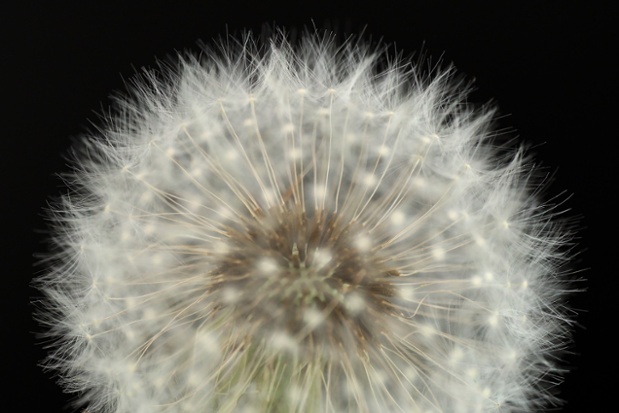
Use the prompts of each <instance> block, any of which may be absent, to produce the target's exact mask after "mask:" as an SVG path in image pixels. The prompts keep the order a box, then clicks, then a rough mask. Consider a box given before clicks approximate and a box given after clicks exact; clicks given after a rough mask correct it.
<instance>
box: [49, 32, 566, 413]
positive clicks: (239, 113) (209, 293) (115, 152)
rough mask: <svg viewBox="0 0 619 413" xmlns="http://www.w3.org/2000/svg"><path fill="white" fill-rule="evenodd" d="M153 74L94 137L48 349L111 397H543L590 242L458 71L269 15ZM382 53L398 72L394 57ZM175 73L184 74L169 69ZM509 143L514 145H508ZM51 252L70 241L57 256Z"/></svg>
mask: <svg viewBox="0 0 619 413" xmlns="http://www.w3.org/2000/svg"><path fill="white" fill-rule="evenodd" d="M230 44H231V42H227V43H226V45H227V46H226V47H228V48H224V50H223V52H213V51H210V50H207V51H205V52H204V53H202V54H201V57H200V59H198V58H196V57H191V56H190V57H180V58H179V63H178V66H177V67H176V68H175V69H170V68H167V69H164V70H163V73H164V76H160V77H156V76H146V77H144V78H142V79H141V80H138V81H137V82H136V84H137V85H138V86H137V87H136V88H135V89H134V90H133V93H132V94H131V97H127V98H124V99H121V100H120V101H119V102H118V104H117V106H116V114H115V115H113V116H111V117H110V118H108V119H105V120H104V123H105V125H104V126H103V127H101V128H100V129H99V130H98V131H97V132H96V134H95V135H93V136H89V137H88V138H87V139H84V140H83V142H82V143H81V144H80V146H79V147H78V148H77V150H76V153H77V155H76V157H75V160H74V162H75V165H76V168H75V172H74V173H73V174H72V175H71V176H70V177H69V179H68V180H67V185H68V186H69V190H70V193H69V194H68V195H67V196H66V197H65V198H64V199H63V200H62V202H60V203H58V204H57V205H56V206H55V208H54V210H53V212H52V220H53V225H54V228H53V229H54V231H55V234H56V236H55V238H54V242H55V246H56V248H55V250H54V251H55V252H54V255H53V256H52V257H51V258H52V260H51V262H52V264H51V265H50V267H49V271H48V272H47V274H46V275H44V276H42V277H41V278H40V279H39V280H38V285H39V287H40V289H41V290H42V291H43V292H44V293H45V294H46V298H45V300H44V307H43V308H41V311H40V312H39V314H38V318H39V320H40V321H41V322H43V323H44V324H45V325H46V326H47V327H48V336H49V337H50V338H51V339H53V340H54V344H53V349H52V352H51V354H50V357H49V359H48V360H47V362H46V363H47V366H48V367H49V368H51V369H54V370H56V371H57V372H58V373H59V374H60V375H61V377H62V379H63V384H64V386H65V388H66V389H67V390H68V391H70V392H73V393H75V394H76V395H77V396H78V397H77V401H76V403H77V404H79V405H81V406H85V407H86V409H87V410H88V411H89V412H93V413H95V412H101V413H103V412H105V413H112V412H114V413H154V412H160V413H181V412H183V413H196V412H219V413H232V412H281V413H291V412H298V413H325V412H333V413H341V412H351V413H353V412H354V413H359V412H362V413H363V412H366V413H376V412H407V413H411V412H418V413H428V412H444V413H459V412H462V413H475V412H480V413H481V412H525V411H534V410H535V411H537V410H538V409H540V408H543V407H545V406H547V405H548V404H549V403H551V402H553V401H554V399H553V397H552V395H551V393H550V391H549V386H547V385H546V384H547V383H546V382H545V381H552V379H550V380H549V378H552V377H556V376H558V375H559V373H560V369H559V367H558V366H556V365H555V359H556V357H555V355H556V354H555V350H557V349H559V348H561V347H562V346H563V345H564V344H565V340H566V338H567V329H566V327H567V325H568V319H567V317H566V316H565V313H566V311H565V309H564V308H563V307H562V306H561V304H560V298H561V295H562V290H561V289H562V287H561V285H562V284H561V283H562V281H561V274H560V273H559V271H558V266H559V264H560V263H561V262H562V260H564V257H563V256H562V255H561V254H560V252H559V251H560V248H561V247H562V246H563V245H564V244H565V242H566V241H567V240H568V238H569V237H568V235H567V234H566V231H564V230H562V229H561V226H560V225H557V224H555V223H554V222H555V221H554V218H553V217H552V215H551V214H550V213H548V212H544V211H545V207H544V204H543V203H541V201H539V200H538V199H537V198H536V197H535V196H533V193H535V192H536V191H535V190H532V188H531V187H530V186H531V182H533V180H532V173H531V172H528V170H529V166H528V163H527V162H528V161H527V158H526V157H525V156H524V155H523V151H522V150H518V149H517V150H514V151H511V152H510V151H507V150H505V151H501V155H499V153H498V152H497V151H496V149H495V147H493V145H491V142H490V139H491V137H492V136H493V132H492V130H491V128H490V123H491V119H492V112H491V111H485V112H484V111H475V110H473V109H471V108H470V107H469V106H467V105H466V104H464V96H465V91H464V90H462V89H461V86H459V85H458V84H457V82H454V81H453V80H451V79H452V73H451V72H452V71H451V70H447V71H444V72H438V71H437V72H435V73H431V74H422V73H420V72H419V71H418V69H417V68H416V67H415V66H414V65H406V64H405V62H403V61H398V60H394V59H393V58H391V59H386V61H388V62H390V63H389V64H388V65H387V66H388V67H387V68H386V70H384V71H382V72H380V71H378V70H377V67H378V65H377V64H378V62H382V61H383V60H382V59H384V58H385V54H388V51H386V50H378V49H372V48H371V47H368V46H364V45H363V44H362V43H361V42H355V41H352V40H349V41H347V42H344V44H341V45H340V46H336V44H337V41H336V39H335V38H333V37H331V36H328V35H320V34H306V35H305V37H304V39H303V40H302V41H300V42H299V43H298V44H296V45H291V44H290V43H289V42H287V40H286V36H285V35H284V34H280V35H276V36H274V37H273V38H272V39H271V40H270V42H267V43H265V44H256V43H255V42H254V40H252V38H251V36H247V37H246V38H244V39H242V40H241V41H239V42H238V46H233V47H232V48H230ZM377 72H378V74H377ZM161 78H162V79H163V80H161ZM505 153H507V155H505ZM48 262H50V261H48Z"/></svg>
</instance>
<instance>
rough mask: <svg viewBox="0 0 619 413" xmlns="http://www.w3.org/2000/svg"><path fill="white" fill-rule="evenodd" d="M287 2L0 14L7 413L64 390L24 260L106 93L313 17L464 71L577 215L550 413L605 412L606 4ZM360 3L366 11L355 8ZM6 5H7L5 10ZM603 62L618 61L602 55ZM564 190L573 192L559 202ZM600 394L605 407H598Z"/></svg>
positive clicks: (29, 6) (611, 89)
mask: <svg viewBox="0 0 619 413" xmlns="http://www.w3.org/2000/svg"><path fill="white" fill-rule="evenodd" d="M285 4H286V5H285V6H276V5H270V4H268V3H265V2H262V1H252V2H238V1H236V2H233V1H222V0H220V1H217V2H215V1H211V0H210V1H184V2H183V1H169V2H144V3H138V2H129V1H126V2H119V3H114V2H111V1H99V2H75V3H69V2H55V1H54V2H24V3H22V5H20V6H17V7H19V8H18V9H17V8H15V9H12V10H11V9H10V7H11V6H7V7H9V8H8V9H7V8H5V9H4V10H3V17H2V20H3V22H2V26H1V30H3V35H2V42H3V45H2V51H1V53H2V66H1V67H2V76H1V82H2V89H1V92H0V93H2V95H1V96H3V97H4V99H2V103H3V104H2V106H3V107H4V109H1V113H2V119H3V121H2V124H1V125H2V126H1V129H0V131H1V136H0V139H2V145H1V146H0V148H1V149H2V157H3V161H2V163H1V165H0V166H1V168H2V175H1V176H2V191H1V193H2V202H1V207H2V209H3V214H2V215H1V216H2V217H4V219H5V224H6V225H5V228H7V229H8V232H5V234H4V236H3V237H2V243H3V246H2V248H1V249H0V251H2V255H3V258H2V260H3V262H5V263H8V264H9V266H8V267H4V268H5V271H3V272H2V275H1V276H2V277H3V280H2V281H3V282H2V284H1V285H2V286H3V288H2V292H3V293H4V295H3V296H4V297H5V299H3V300H2V306H3V308H2V313H0V314H2V315H3V318H2V320H1V323H2V324H1V327H2V328H1V329H0V331H2V340H1V342H2V350H3V351H2V353H0V354H2V357H0V363H2V364H1V365H0V369H1V370H0V371H2V372H3V373H4V374H3V376H4V380H8V384H9V386H8V387H7V386H6V385H4V386H1V387H0V388H2V391H3V392H5V391H6V396H4V397H3V400H4V403H8V404H13V406H14V407H13V408H12V411H23V412H51V413H54V412H61V411H69V410H63V406H64V405H65V404H66V402H67V400H68V399H69V398H68V396H66V395H64V394H63V393H62V391H61V390H60V388H59V387H57V386H56V385H55V384H54V382H53V379H52V378H51V376H50V375H48V374H44V373H42V372H41V370H40V368H39V367H38V366H37V362H38V360H40V359H41V358H42V357H43V356H44V351H43V350H42V349H41V348H40V346H37V345H35V342H36V340H35V337H34V335H33V334H32V333H33V332H35V331H36V330H37V326H36V324H34V323H33V322H32V321H31V314H30V313H31V306H30V305H29V301H30V300H31V297H32V296H33V295H35V294H36V292H35V291H34V290H32V289H31V288H30V287H29V282H30V280H31V278H32V275H33V273H34V270H33V266H32V263H33V258H32V254H33V252H35V251H42V250H44V249H45V248H46V247H45V245H44V244H43V243H42V242H41V240H42V239H44V236H42V235H41V233H40V232H41V230H43V229H44V228H45V224H44V220H43V218H42V216H41V210H42V208H43V207H44V206H45V205H46V202H47V199H48V197H49V196H50V195H58V194H60V193H61V192H62V187H61V184H60V181H59V180H58V179H57V178H56V177H55V176H54V174H55V173H56V172H62V171H67V166H66V162H65V160H64V158H63V155H64V154H66V153H67V151H68V148H69V146H70V144H71V142H72V139H75V138H77V137H79V135H80V134H81V133H83V132H84V131H85V130H86V129H87V128H89V127H90V123H89V122H90V121H91V120H92V121H97V115H96V113H100V112H102V111H103V110H104V109H105V108H106V107H107V106H108V105H109V103H110V102H111V101H110V99H109V96H110V94H111V93H112V92H114V91H119V90H123V89H125V86H124V82H125V81H126V80H127V79H130V78H131V77H132V75H133V74H134V73H135V72H136V71H139V70H141V68H142V67H154V66H156V59H155V58H156V57H157V58H160V59H166V58H167V57H168V56H174V55H175V54H176V52H177V51H187V50H194V51H199V50H200V48H199V46H198V43H197V42H198V40H201V41H203V42H205V43H207V44H208V43H211V42H212V39H214V38H217V37H218V36H220V35H224V34H225V33H226V32H229V33H233V34H234V33H237V34H238V33H240V32H241V31H242V30H244V29H250V30H253V31H255V32H257V33H260V32H261V31H262V28H263V25H264V24H271V25H273V24H275V25H277V26H278V27H283V28H286V29H289V30H290V29H293V28H297V29H303V28H304V27H310V28H311V27H312V26H316V27H318V28H332V29H335V30H336V31H339V32H340V34H341V35H340V38H343V37H344V36H343V34H344V33H348V32H353V33H354V32H359V31H361V30H363V29H364V28H365V37H366V38H370V37H371V39H372V40H378V39H382V41H383V42H384V43H395V44H396V46H397V49H398V50H400V51H402V52H403V53H404V54H405V55H408V54H412V53H414V52H418V51H419V50H423V51H424V53H425V54H426V55H427V56H430V57H432V59H433V60H434V61H436V60H438V59H439V58H442V60H443V61H444V62H447V63H449V62H453V63H454V64H455V65H456V67H457V69H458V70H459V73H460V74H463V75H465V76H466V77H467V78H468V79H469V80H472V79H474V80H475V86H476V90H475V91H474V92H473V94H472V95H471V98H470V100H471V101H472V102H474V103H477V104H479V105H482V104H484V103H486V102H488V101H493V102H495V103H496V104H497V105H498V107H499V110H500V114H501V115H502V116H503V117H502V118H501V119H500V121H499V125H498V126H499V127H513V128H514V129H515V130H516V131H517V133H518V135H519V136H520V139H522V141H524V142H526V143H528V144H530V145H532V146H534V149H533V152H534V153H535V154H536V159H537V160H538V161H540V162H541V163H542V164H543V165H544V166H546V167H547V168H548V171H551V172H554V175H553V180H552V182H551V184H550V186H549V188H548V191H547V194H548V196H549V197H550V196H553V195H559V194H562V195H560V199H566V198H568V197H569V199H567V201H566V202H565V203H564V206H565V207H566V208H570V209H571V211H570V212H568V214H569V215H570V216H574V217H579V219H580V221H579V228H580V231H579V234H578V235H579V237H581V240H580V247H579V248H578V250H579V251H581V253H580V254H579V256H578V257H577V259H576V261H575V268H578V269H583V270H584V272H583V273H582V276H584V277H586V278H587V281H586V282H584V283H579V284H578V287H579V288H583V287H584V288H587V291H586V292H584V293H580V294H577V295H575V296H573V297H572V298H571V299H570V303H571V305H572V306H573V307H575V308H577V309H580V310H582V311H580V314H579V316H578V318H577V321H578V323H579V324H580V326H578V327H577V328H576V329H575V334H574V339H575V344H574V346H573V347H572V351H573V353H574V354H573V355H569V356H567V359H566V360H567V364H568V365H569V367H570V368H571V370H572V371H571V372H570V373H569V374H567V375H566V377H565V383H564V384H563V385H562V386H561V388H560V389H561V394H560V395H561V397H562V398H563V399H565V400H566V401H567V404H566V406H565V407H564V408H563V411H567V412H585V411H586V412H589V411H591V412H599V411H611V410H612V407H611V406H616V402H613V401H614V400H616V394H615V393H616V392H617V390H616V388H617V384H619V383H617V380H616V379H615V378H614V376H615V374H614V373H615V370H614V369H616V368H617V367H618V366H617V355H618V354H619V352H617V351H616V349H617V348H619V346H618V345H617V340H616V339H613V338H612V337H611V333H613V332H615V331H616V324H617V314H618V311H617V307H614V306H615V305H617V302H618V301H619V300H618V299H617V298H616V297H617V289H616V285H617V283H616V281H615V278H616V277H617V270H616V268H617V265H616V264H615V263H616V262H617V256H618V253H617V251H616V249H617V248H616V247H617V245H618V243H617V238H618V236H617V235H618V234H617V232H616V231H617V228H616V222H617V217H618V216H619V214H618V213H617V211H618V210H619V209H618V208H617V207H616V205H617V201H616V200H615V199H614V197H615V196H616V192H617V183H616V182H617V181H616V172H615V171H616V165H617V162H618V161H617V155H616V153H617V150H616V149H615V148H614V145H615V142H616V141H617V138H618V128H617V124H616V123H614V122H615V121H616V118H617V114H616V106H615V104H614V103H615V101H616V98H615V96H616V86H617V82H616V76H617V73H615V71H616V69H617V67H615V66H614V65H611V62H612V61H614V60H616V59H617V57H618V56H617V54H618V53H617V49H618V42H617V36H616V34H617V33H616V31H615V30H614V29H613V27H612V26H613V25H616V24H617V14H615V13H614V11H613V10H611V1H607V2H599V1H598V2H594V1H588V2H578V1H569V0H568V1H559V0H557V1H533V2H522V1H519V2H513V3H509V2H503V1H494V2H487V3H479V2H468V1H458V2H457V1H453V2H446V1H423V2H419V1H406V2H393V1H389V0H382V1H374V2H367V3H363V2H361V1H359V2H353V3H351V4H344V3H341V2H331V3H328V4H327V5H324V6H323V5H319V4H317V3H316V2H306V3H300V4H296V3H293V2H287V3H285ZM365 4H367V5H365ZM3 7H5V6H3ZM615 65H616V64H615ZM570 195H571V197H570ZM607 401H609V402H610V403H611V404H610V405H609V408H605V407H603V406H604V405H605V403H606V402H607Z"/></svg>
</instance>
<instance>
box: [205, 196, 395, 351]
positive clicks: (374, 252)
mask: <svg viewBox="0 0 619 413" xmlns="http://www.w3.org/2000/svg"><path fill="white" fill-rule="evenodd" d="M225 244H226V248H225V250H226V252H225V253H224V254H222V255H221V257H220V260H219V265H218V267H217V269H216V271H214V273H213V274H212V275H213V277H214V279H215V280H216V282H215V286H216V291H217V293H218V297H219V302H220V304H219V306H220V308H221V310H222V311H230V312H231V313H232V314H233V316H234V318H235V321H236V322H238V325H246V329H245V330H244V331H245V332H246V333H247V334H252V335H254V336H258V337H260V336H263V337H272V336H277V335H278V334H279V335H284V336H285V337H287V339H288V340H289V341H290V342H291V343H295V345H297V344H298V345H304V344H308V343H311V345H312V346H314V347H315V346H316V345H322V346H323V347H324V346H325V345H333V346H342V345H348V346H350V345H354V346H356V347H359V346H361V345H363V344H364V343H366V342H368V341H369V340H372V339H373V336H375V335H378V334H379V333H380V332H381V330H382V329H383V328H384V321H385V317H386V316H388V315H389V314H390V313H391V312H392V306H390V305H389V302H390V298H391V297H392V296H393V294H394V292H393V286H392V283H391V280H392V279H393V277H394V276H396V275H398V274H397V271H395V270H393V269H390V268H389V267H388V266H387V265H386V264H385V259H384V257H381V256H380V254H379V250H380V248H379V246H377V245H374V242H373V240H372V237H371V236H370V235H369V233H368V232H367V231H366V230H365V229H364V227H363V226H362V225H361V224H357V223H355V222H351V221H350V220H345V219H343V217H342V216H340V215H338V214H335V213H329V212H326V211H324V210H315V211H312V213H306V212H305V211H303V210H302V209H301V208H289V209H288V208H287V209H279V210H274V211H268V212H266V211H260V212H259V213H256V214H255V215H254V216H252V218H251V219H249V218H248V219H247V220H245V221H244V222H243V225H236V226H235V227H229V228H227V238H226V241H225Z"/></svg>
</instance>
